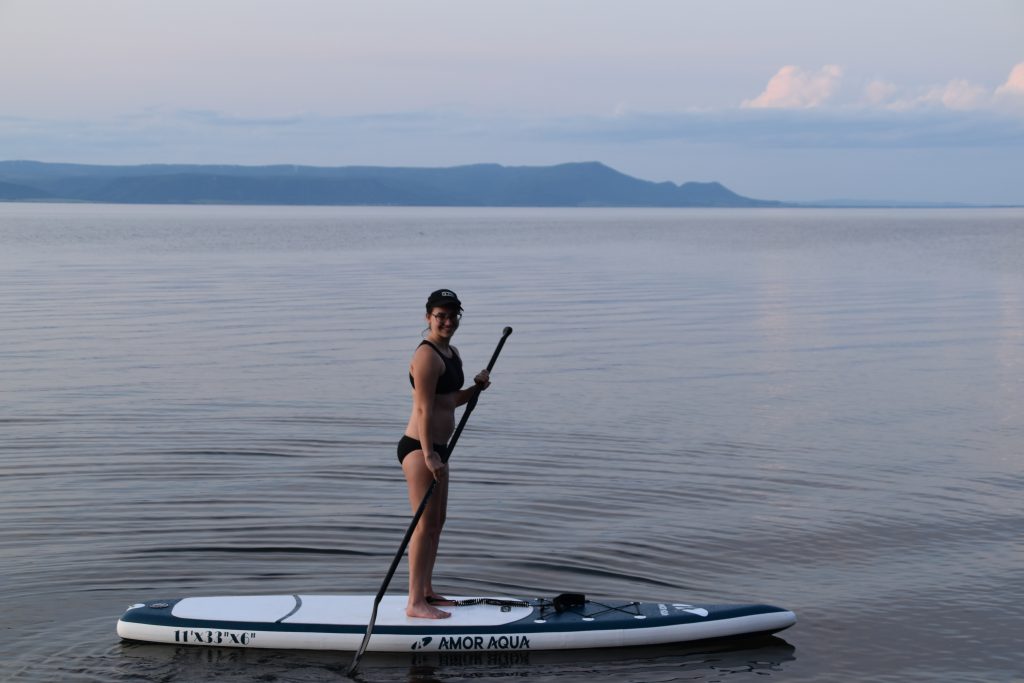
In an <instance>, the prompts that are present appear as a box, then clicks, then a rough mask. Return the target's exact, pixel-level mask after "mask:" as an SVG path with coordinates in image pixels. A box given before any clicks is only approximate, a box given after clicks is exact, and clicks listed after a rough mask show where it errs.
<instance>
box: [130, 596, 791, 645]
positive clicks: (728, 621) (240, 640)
mask: <svg viewBox="0 0 1024 683" xmlns="http://www.w3.org/2000/svg"><path fill="white" fill-rule="evenodd" d="M455 600H456V601H457V602H458V604H457V605H456V606H453V607H444V608H443V609H446V610H448V611H450V612H451V615H452V616H451V617H450V618H448V619H439V620H435V619H413V618H410V617H407V616H406V615H405V605H406V598H405V596H385V597H384V598H383V600H382V601H381V604H380V607H379V610H378V617H377V623H376V626H375V627H374V630H373V636H372V637H371V638H370V642H369V645H368V647H367V650H369V651H376V652H409V651H427V652H445V651H454V652H468V651H507V650H568V649H583V648H606V647H622V646H636V645H658V644H664V643H677V642H685V641H693V640H705V639H710V638H725V637H730V636H743V635H753V634H767V633H775V632H777V631H781V630H783V629H785V628H788V627H790V626H792V625H793V624H794V623H796V615H795V614H793V612H791V611H789V610H786V609H782V608H780V607H772V606H770V605H691V604H688V603H682V602H669V601H666V602H616V601H597V600H587V599H585V598H584V596H582V595H577V594H567V595H560V596H558V597H556V598H554V599H544V598H536V599H520V598H455ZM373 601H374V596H372V595H254V596H233V597H206V598H183V599H180V600H160V601H152V602H146V603H139V604H136V605H132V606H131V607H129V608H128V611H126V612H125V613H124V615H123V616H122V617H121V619H120V620H119V621H118V622H117V633H118V635H120V636H121V637H122V638H124V639H126V640H139V641H147V642H156V643H173V644H177V645H207V646H221V647H247V648H271V649H287V648H293V649H306V650H350V651H351V650H356V649H357V648H358V647H359V644H360V642H361V641H362V638H363V635H364V633H365V632H366V624H367V621H368V620H369V618H370V611H371V610H372V608H373Z"/></svg>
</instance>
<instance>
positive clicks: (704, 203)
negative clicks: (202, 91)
mask: <svg viewBox="0 0 1024 683" xmlns="http://www.w3.org/2000/svg"><path fill="white" fill-rule="evenodd" d="M0 202H45V203H92V204H151V205H208V206H366V207H371V206H408V207H452V208H454V207H478V208H483V207H492V208H499V207H507V208H574V207H575V208H796V209H805V208H807V209H811V208H818V209H979V208H1001V209H1005V208H1020V207H1021V206H1024V205H1021V204H975V203H968V202H917V201H892V200H851V199H835V200H817V201H779V200H766V199H754V198H751V197H745V196H743V195H740V194H737V193H735V192H733V191H732V190H730V189H729V188H727V187H725V186H724V185H722V184H721V183H719V182H686V183H682V184H678V185H677V184H675V183H671V182H661V183H657V182H652V181H648V180H642V179H639V178H634V177H632V176H628V175H626V174H624V173H621V172H619V171H617V170H615V169H613V168H610V167H608V166H606V165H604V164H602V163H600V162H579V163H566V164H559V165H555V166H502V165H499V164H474V165H469V166H453V167H446V168H422V167H384V166H338V167H320V166H295V165H272V166H230V165H203V164H143V165H126V166H105V165H89V164H62V163H44V162H38V161H0Z"/></svg>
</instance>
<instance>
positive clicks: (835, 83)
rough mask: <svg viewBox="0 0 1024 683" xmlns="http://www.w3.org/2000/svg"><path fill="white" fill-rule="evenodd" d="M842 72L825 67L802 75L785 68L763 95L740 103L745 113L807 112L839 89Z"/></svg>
mask: <svg viewBox="0 0 1024 683" xmlns="http://www.w3.org/2000/svg"><path fill="white" fill-rule="evenodd" d="M842 76H843V70H842V69H841V68H840V67H838V66H836V65H835V64H828V65H826V66H823V67H821V68H820V69H819V70H818V71H805V70H803V69H801V68H800V67H799V66H794V65H792V64H789V65H787V66H784V67H782V68H781V69H779V70H778V72H776V74H775V75H774V76H772V78H771V80H770V81H768V85H766V86H765V89H764V91H763V92H762V93H761V94H760V95H758V96H757V97H755V98H754V99H752V100H744V102H743V107H745V108H749V109H811V108H814V107H818V106H820V105H821V104H823V103H824V102H825V101H826V100H828V99H829V98H831V97H832V96H833V95H834V94H835V92H836V90H837V89H838V88H839V81H840V79H841V78H842Z"/></svg>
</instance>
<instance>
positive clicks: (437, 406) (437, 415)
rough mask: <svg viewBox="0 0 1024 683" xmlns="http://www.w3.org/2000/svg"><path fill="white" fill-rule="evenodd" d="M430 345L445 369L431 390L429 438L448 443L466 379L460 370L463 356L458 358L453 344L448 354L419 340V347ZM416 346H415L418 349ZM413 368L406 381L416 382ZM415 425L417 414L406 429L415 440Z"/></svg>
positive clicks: (425, 341) (418, 436)
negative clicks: (431, 404) (460, 393)
mask: <svg viewBox="0 0 1024 683" xmlns="http://www.w3.org/2000/svg"><path fill="white" fill-rule="evenodd" d="M424 345H425V346H429V347H430V349H431V351H430V352H431V353H434V354H435V355H436V356H437V357H439V358H440V359H441V362H442V363H444V370H443V372H442V373H441V375H440V376H439V377H438V379H437V385H436V387H435V388H434V390H433V397H432V398H433V410H431V418H430V440H431V441H432V442H433V443H447V441H448V437H450V436H451V434H452V432H453V431H455V407H456V406H455V404H456V399H457V397H458V391H459V389H461V388H462V384H463V382H465V376H464V374H463V371H462V359H461V358H460V357H459V354H458V351H456V350H455V347H449V350H450V353H451V355H450V356H446V355H444V353H442V352H441V350H440V349H439V348H438V347H437V346H435V345H434V344H433V343H431V342H429V341H427V340H424V341H422V342H420V346H421V347H422V346H424ZM418 350H419V349H417V351H418ZM411 370H412V368H411V367H410V373H409V383H410V384H413V387H414V388H415V383H414V382H413V377H412V372H411ZM418 429H419V428H418V426H417V424H416V413H415V411H414V412H413V415H412V416H411V417H410V418H409V424H408V425H407V426H406V428H405V433H406V434H407V435H409V436H411V437H413V438H415V439H419V438H420V435H419V434H418Z"/></svg>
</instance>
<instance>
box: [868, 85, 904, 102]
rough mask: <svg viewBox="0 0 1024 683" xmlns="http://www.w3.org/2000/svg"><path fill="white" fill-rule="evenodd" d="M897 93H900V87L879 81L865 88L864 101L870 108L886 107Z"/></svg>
mask: <svg viewBox="0 0 1024 683" xmlns="http://www.w3.org/2000/svg"><path fill="white" fill-rule="evenodd" d="M897 92H899V87H898V86H897V85H896V84H895V83H890V82H888V81H879V80H875V81H871V82H870V83H868V84H867V85H866V86H864V101H865V102H866V103H867V104H868V105H870V106H879V105H884V104H886V103H887V102H889V101H890V100H891V98H892V96H893V95H895V94H896V93H897Z"/></svg>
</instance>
